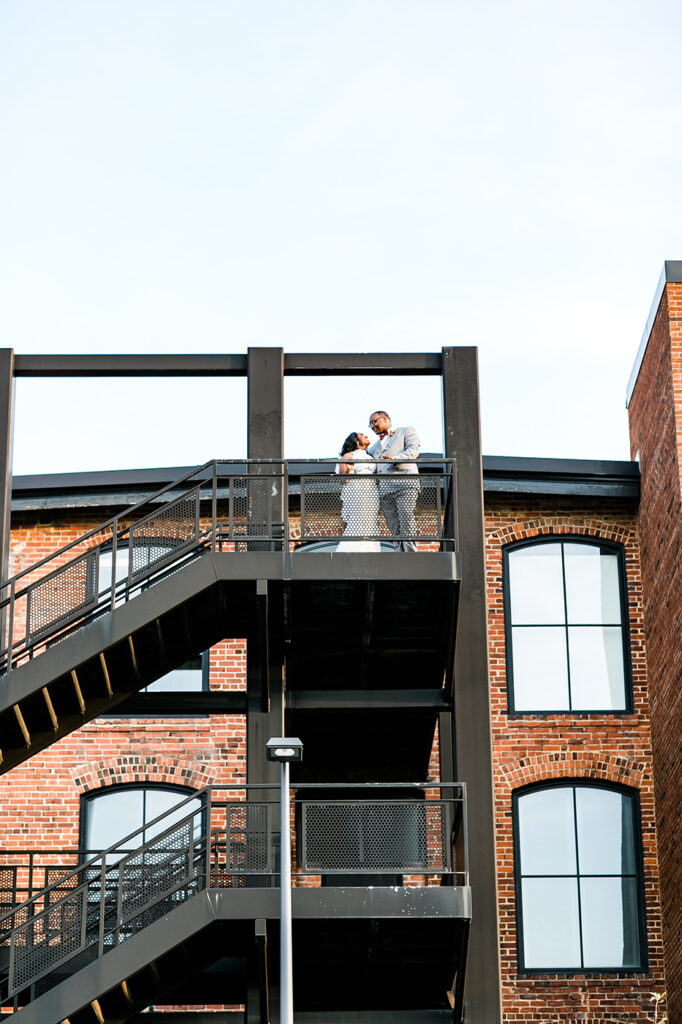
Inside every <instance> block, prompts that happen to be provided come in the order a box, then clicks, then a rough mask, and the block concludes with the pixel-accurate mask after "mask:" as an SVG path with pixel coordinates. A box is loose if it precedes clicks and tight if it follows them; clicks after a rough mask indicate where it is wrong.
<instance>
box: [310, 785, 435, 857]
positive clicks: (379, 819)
mask: <svg viewBox="0 0 682 1024" xmlns="http://www.w3.org/2000/svg"><path fill="white" fill-rule="evenodd" d="M302 821H303V844H302V846H303V849H302V860H303V865H302V866H303V870H305V871H358V872H363V871H422V872H425V871H433V872H441V871H448V870H449V868H450V856H449V837H448V831H449V830H448V828H447V808H446V804H445V803H442V802H440V801H431V800H430V801H419V802H416V801H382V802H381V803H369V802H365V801H355V802H343V801H334V802H331V803H317V802H306V803H304V804H303V805H302Z"/></svg>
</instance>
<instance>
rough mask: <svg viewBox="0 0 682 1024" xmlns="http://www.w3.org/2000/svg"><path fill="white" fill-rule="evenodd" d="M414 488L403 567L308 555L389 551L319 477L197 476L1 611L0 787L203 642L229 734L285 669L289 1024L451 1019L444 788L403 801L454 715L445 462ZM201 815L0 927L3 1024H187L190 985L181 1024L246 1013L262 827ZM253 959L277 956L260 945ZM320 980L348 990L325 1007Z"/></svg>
mask: <svg viewBox="0 0 682 1024" xmlns="http://www.w3.org/2000/svg"><path fill="white" fill-rule="evenodd" d="M420 469H422V467H420ZM419 485H420V490H419V496H418V502H417V508H416V530H417V532H416V533H415V535H414V538H413V539H414V540H415V541H417V542H418V543H419V545H420V551H419V552H418V553H400V554H397V553H393V552H386V551H382V552H376V551H375V552H367V551H364V550H358V551H357V552H356V551H354V550H352V549H351V550H346V551H343V552H338V553H337V552H336V551H334V550H319V542H326V544H327V545H329V543H330V541H331V542H332V543H336V542H337V541H338V540H339V539H340V538H341V536H342V535H343V536H344V540H350V541H351V542H352V541H357V542H360V543H362V544H365V543H366V541H367V540H381V541H384V543H386V542H389V543H390V542H392V541H395V540H397V539H398V538H396V537H395V536H392V535H391V534H390V533H389V532H388V530H387V529H386V528H385V527H384V526H383V525H382V526H381V527H379V522H378V521H377V522H376V523H375V525H374V531H376V532H374V531H373V530H367V531H365V534H364V535H363V536H360V535H356V536H354V537H351V538H349V537H348V535H347V530H346V532H345V534H344V519H343V500H344V494H343V487H344V482H343V481H342V480H341V478H340V477H339V476H338V475H337V474H336V473H335V472H334V466H333V465H332V466H330V465H328V464H325V463H324V462H321V463H319V464H309V465H307V466H301V465H292V464H288V463H284V462H265V461H261V462H248V463H228V462H211V463H207V464H206V465H204V466H202V467H199V468H198V469H196V470H193V471H192V472H191V473H189V474H187V475H186V476H185V477H183V478H181V479H180V480H178V481H176V482H175V483H173V484H172V485H170V486H169V487H166V488H164V489H162V490H161V491H158V492H157V493H156V494H154V495H152V496H151V497H150V498H148V499H146V500H145V501H144V502H142V503H140V504H138V505H135V506H133V507H132V508H130V509H127V510H126V511H125V512H123V513H121V514H119V515H117V516H116V517H114V518H112V519H110V520H108V521H107V522H106V523H104V524H102V525H101V526H100V527H98V528H97V529H95V530H91V531H89V532H88V533H86V534H84V535H82V536H81V537H79V538H78V539H76V540H74V541H73V542H72V543H70V544H68V545H66V546H65V547H64V548H62V549H61V550H60V551H58V552H56V553H55V554H54V555H52V556H50V557H49V558H46V559H44V560H43V561H41V562H40V563H38V564H36V565H34V566H31V567H28V568H26V569H24V570H22V571H21V572H20V573H19V574H18V575H17V576H15V577H14V578H13V579H12V580H10V581H8V582H7V583H6V584H5V585H4V587H3V590H2V594H1V595H0V596H1V597H2V602H1V604H0V612H2V619H1V622H0V625H1V627H2V633H1V635H0V641H1V647H2V649H1V650H0V668H1V669H2V670H3V672H4V675H3V677H2V678H0V747H1V750H2V763H1V764H0V771H3V772H4V771H7V770H9V769H10V768H12V767H13V766H14V765H16V764H19V763H21V762H22V761H25V760H26V759H28V758H30V757H31V756H32V755H33V754H34V753H35V752H36V751H38V750H40V749H43V748H44V747H46V746H48V745H50V744H51V743H53V742H54V741H55V740H57V739H59V738H60V737H61V736H64V735H66V734H67V733H69V732H71V731H72V730H74V729H76V728H78V727H79V726H80V725H82V724H83V723H84V722H86V721H89V720H90V719H92V718H94V717H96V716H97V715H101V714H103V713H107V712H110V711H112V710H115V709H116V708H118V707H119V706H120V705H121V704H122V703H123V702H124V701H125V700H126V698H128V697H129V696H130V695H131V694H134V693H135V692H137V691H139V690H140V689H142V688H143V687H144V686H146V685H147V684H148V683H150V682H152V681H154V680H155V679H158V678H160V677H161V676H163V675H165V674H166V673H167V672H169V671H170V670H171V669H173V668H175V667H177V666H178V665H180V664H182V663H183V662H185V661H186V660H187V659H188V657H190V656H191V655H193V654H196V653H197V652H199V651H202V650H204V649H206V648H208V647H210V646H212V645H213V644H215V643H217V642H219V641H220V640H222V639H224V638H227V637H240V638H241V637H245V638H246V639H247V650H248V655H249V658H250V660H251V664H252V666H255V667H256V669H257V671H250V672H249V673H248V678H249V684H248V687H249V688H248V692H247V693H246V694H245V695H244V698H243V704H242V705H241V706H240V707H239V710H242V711H244V712H247V709H248V713H251V710H250V709H252V708H253V707H256V708H258V709H259V710H260V711H261V712H267V710H268V708H269V706H270V696H271V695H270V683H269V673H270V666H271V663H272V661H273V657H274V659H275V661H277V660H279V662H280V663H281V664H282V665H285V666H286V673H285V677H286V684H285V686H286V692H285V693H284V695H283V696H284V706H285V714H286V721H287V727H288V728H290V729H291V731H292V732H294V733H296V734H300V735H301V736H302V737H303V739H304V743H305V747H306V756H305V761H304V763H303V765H301V766H297V771H296V772H295V773H294V782H295V785H296V786H298V787H299V791H300V792H299V798H298V800H297V804H296V813H297V840H298V873H299V878H300V879H301V880H302V879H303V877H304V876H309V877H308V880H307V884H305V885H300V886H297V887H296V888H295V889H294V893H293V913H294V949H295V951H296V952H295V968H294V970H295V987H296V1007H297V1013H298V1012H299V1011H300V1012H301V1013H302V1014H304V1015H305V1014H310V1015H312V1016H311V1017H309V1018H306V1019H311V1020H316V1019H318V1018H319V1020H324V1015H323V1012H324V1011H325V1010H327V1009H328V1008H329V1006H330V1004H331V1005H332V1006H333V1007H334V1008H336V1009H337V1010H338V1011H339V1012H340V1013H342V1012H347V1013H349V1014H351V1015H352V1014H359V1013H361V1012H365V1013H372V1012H376V1013H377V1014H381V1013H393V1014H394V1017H395V1020H396V1021H399V1020H400V1019H401V1018H400V1017H399V1015H398V1014H399V1012H402V1011H405V1013H408V1012H409V1011H410V1010H414V1011H415V1012H418V1011H419V1009H420V1008H421V1009H424V1010H428V1011H429V1012H433V1013H443V1014H445V1015H446V1016H447V1019H454V1020H456V1021H459V1020H460V1019H461V1012H462V992H463V980H464V967H465V963H466V948H467V941H468V929H469V920H470V916H471V912H470V894H469V889H468V866H467V863H466V836H465V814H464V794H463V788H462V787H461V786H459V785H456V784H454V783H452V782H449V781H447V775H446V776H445V780H446V781H444V782H443V783H437V784H434V783H432V784H431V788H430V789H428V790H426V791H425V790H424V789H423V787H419V786H417V783H418V781H419V780H421V779H424V778H426V777H427V771H428V764H429V755H430V753H431V748H432V743H433V737H434V732H435V728H436V723H437V720H438V716H439V714H440V713H441V712H444V711H446V712H451V711H452V698H453V694H452V676H451V672H452V663H453V648H454V642H455V629H456V621H457V603H458V594H459V578H460V573H459V559H458V554H457V527H456V508H457V502H456V493H455V466H454V462H453V461H452V460H443V462H442V465H441V464H438V465H437V466H435V467H434V466H427V467H425V469H424V470H423V471H421V472H420V476H419ZM349 732H352V737H353V742H352V744H350V745H349V744H348V743H347V742H346V739H347V736H348V734H349ZM342 745H345V753H344V758H343V764H342V765H341V764H340V762H339V756H338V750H339V749H340V747H341V746H342ZM396 751H400V755H399V756H396ZM369 780H378V781H379V783H384V784H387V785H386V786H385V787H384V788H382V787H381V785H379V786H373V788H372V790H371V791H367V792H363V793H362V794H360V795H359V796H358V797H357V798H356V797H355V795H354V793H352V792H351V790H352V785H351V784H352V783H353V782H356V781H363V782H368V781H369ZM342 784H343V786H344V787H345V788H343V789H339V790H338V792H337V794H336V799H335V798H334V794H333V790H334V785H336V786H337V787H338V786H341V785H342ZM389 784H390V785H389ZM316 786H319V787H320V789H319V791H317V792H315V789H316ZM434 786H435V788H434ZM415 787H416V788H415ZM448 787H449V788H448ZM272 795H273V794H272V792H271V791H270V792H268V790H267V787H265V788H264V791H263V796H264V798H268V797H270V796H272ZM203 796H204V799H205V801H206V807H205V808H204V810H202V811H201V812H196V811H193V812H192V813H191V814H188V815H186V817H185V819H184V820H182V821H175V820H174V821H173V822H167V823H166V824H167V825H168V827H167V828H166V829H165V830H164V828H163V824H164V823H163V821H162V820H161V819H159V820H158V821H157V823H156V824H158V825H159V827H160V828H161V829H162V831H161V834H160V835H159V836H156V837H155V838H154V840H152V841H151V842H148V843H145V844H144V845H143V846H138V847H135V843H134V838H135V836H134V835H133V836H130V837H127V839H126V840H124V841H123V842H122V844H119V847H118V848H117V849H116V850H113V849H112V850H109V851H106V852H105V853H104V854H101V855H97V857H95V858H94V859H91V860H90V861H87V862H86V863H83V864H76V863H74V864H73V867H72V869H71V870H70V871H67V872H66V873H65V874H62V875H61V876H60V877H59V878H58V879H57V880H56V881H54V882H53V883H52V884H51V885H50V884H48V885H46V887H45V888H44V889H42V890H41V891H40V892H39V893H34V894H32V895H31V898H30V899H29V900H28V901H26V902H24V903H21V904H19V905H17V906H16V907H15V908H13V909H12V911H11V912H10V913H9V914H6V915H5V917H4V918H0V929H4V931H2V932H0V965H2V970H3V971H4V974H3V975H2V988H1V989H0V992H1V993H2V995H3V999H4V1002H5V1004H6V1005H7V1006H11V1007H14V1009H15V1010H18V1011H19V1012H20V1013H22V1014H23V1015H24V1016H23V1017H22V1021H25V1022H26V1024H32V1022H35V1024H49V1022H50V1021H54V1022H55V1024H63V1022H66V1021H67V1020H68V1022H69V1024H76V1022H78V1024H81V1022H83V1024H89V1022H90V1021H93V1022H94V1021H97V1022H98V1024H103V1022H108V1024H114V1021H121V1022H122V1021H125V1020H129V1019H132V1018H133V1017H135V1016H136V1015H137V1014H138V1013H139V1011H140V1010H141V1009H143V1008H144V1007H146V1006H148V1005H149V1004H150V1003H159V1002H163V1001H164V1000H165V1001H168V1000H169V999H171V997H172V1001H173V1002H176V1003H193V1002H196V1001H197V998H196V997H197V991H198V988H197V985H198V984H199V983H198V982H197V980H196V979H197V978H201V983H200V984H201V992H202V998H201V999H200V1000H199V1001H200V1002H202V1003H205V1002H215V1003H218V1004H222V1005H225V1004H242V1003H245V1002H247V1000H248V998H249V986H250V985H252V980H253V977H254V975H255V976H258V977H260V978H261V993H262V991H263V986H262V975H263V966H264V964H265V966H267V962H266V960H264V957H265V953H264V949H265V946H266V944H265V942H264V941H263V940H264V929H265V931H266V932H267V927H268V924H270V926H271V932H273V933H276V926H275V927H272V926H273V924H274V925H276V921H277V917H278V912H279V911H278V900H277V894H276V892H275V890H274V888H273V884H276V881H277V875H276V868H277V864H276V856H275V852H274V851H275V849H276V841H275V840H276V837H274V836H273V830H272V824H271V814H270V803H269V802H268V799H263V800H260V799H259V798H258V793H255V794H254V792H253V791H251V792H250V793H249V799H248V801H246V802H245V801H244V800H243V799H240V800H237V801H227V802H226V801H225V800H224V799H223V800H222V801H221V800H220V799H218V796H217V794H216V793H215V792H212V791H210V790H207V791H206V792H205V793H204V794H203ZM195 797H196V794H194V795H193V798H195ZM216 815H218V816H220V815H222V816H223V817H222V820H220V821H219V822H218V823H216ZM231 815H232V816H233V817H231ZM146 827H147V829H148V828H149V826H146ZM341 840H343V841H341ZM131 843H132V848H131ZM344 843H345V846H344ZM123 848H125V849H126V852H125V853H122V849H123ZM342 848H343V849H344V850H345V853H343V855H341V854H340V853H339V851H340V850H341V849H342ZM361 851H362V852H361ZM335 858H336V859H335ZM339 858H340V859H339ZM310 876H312V878H311V877H310ZM415 879H416V880H415ZM269 942H270V947H271V950H274V951H275V952H276V950H277V943H278V940H277V936H276V934H272V935H271V936H270V939H269ZM3 952H6V953H7V955H6V956H5V957H4V959H3V956H2V954H3ZM397 965H401V966H400V968H399V973H400V974H401V983H400V985H399V986H398V987H396V984H395V979H396V970H397V969H398V966H397ZM340 966H346V967H347V968H348V970H351V971H352V972H353V977H354V984H353V986H346V985H341V986H340V985H339V977H338V970H339V967H340ZM266 991H267V986H266ZM330 993H334V995H333V996H330ZM208 995H210V998H209V997H208ZM316 1015H317V1017H316ZM250 1019H251V1018H250V1017H249V1020H250ZM261 1019H262V1020H267V1013H266V1012H265V1011H263V1013H262V1014H261ZM353 1019H354V1020H355V1019H358V1020H359V1019H362V1018H361V1017H353ZM405 1019H406V1020H407V1018H405ZM411 1019H416V1018H411ZM434 1019H435V1018H434ZM443 1019H445V1018H443Z"/></svg>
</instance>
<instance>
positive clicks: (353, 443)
mask: <svg viewBox="0 0 682 1024" xmlns="http://www.w3.org/2000/svg"><path fill="white" fill-rule="evenodd" d="M359 447H360V438H359V437H358V435H357V434H356V433H355V431H353V433H352V434H349V435H348V437H347V438H346V440H345V441H344V442H343V447H342V449H341V451H340V452H339V455H347V454H348V452H354V451H355V449H356V448H359Z"/></svg>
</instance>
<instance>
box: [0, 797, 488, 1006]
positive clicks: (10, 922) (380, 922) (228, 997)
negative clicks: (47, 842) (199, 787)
mask: <svg viewBox="0 0 682 1024" xmlns="http://www.w3.org/2000/svg"><path fill="white" fill-rule="evenodd" d="M254 790H255V791H254ZM446 791H447V793H448V795H447V796H444V797H443V796H440V795H439V794H438V793H437V792H436V791H434V790H433V788H432V787H431V788H429V787H417V786H412V787H406V792H408V793H409V796H406V797H404V798H401V799H393V798H390V797H389V796H388V793H387V791H386V788H385V787H381V786H377V785H374V786H371V787H366V786H358V787H353V795H352V797H349V796H348V795H347V794H346V795H345V796H344V797H343V798H339V799H329V798H328V796H327V794H328V788H327V787H324V788H319V789H318V791H317V792H315V787H310V788H309V789H308V790H307V791H306V794H305V795H302V796H301V797H300V798H297V799H296V800H295V806H296V821H297V829H296V839H297V841H296V850H297V861H296V864H295V874H294V879H295V881H294V885H295V888H294V893H293V897H294V899H293V913H294V936H295V944H296V983H297V1005H298V1006H300V1007H301V1009H302V1010H305V1009H308V1010H310V1011H311V1012H313V1011H315V1010H317V1011H322V1010H323V1009H324V1006H325V1000H326V999H328V986H329V985H330V984H333V980H334V977H335V976H336V974H337V971H338V969H339V965H340V964H342V963H345V964H346V965H347V967H348V969H349V970H352V971H353V974H354V977H355V984H354V986H353V988H352V989H350V990H349V991H348V992H346V993H345V995H344V1000H345V1003H346V1004H347V1006H348V1009H349V1010H353V1009H357V1008H358V1007H359V1006H360V1007H367V1006H368V1005H369V1006H370V1007H374V1008H375V1009H377V1010H382V1009H390V1008H391V1006H393V1007H394V1008H395V1009H396V1010H398V1009H400V1008H401V1007H409V1006H410V1005H411V1004H413V1005H415V1006H419V1005H432V1006H437V1005H439V1004H442V1003H443V1001H444V997H445V994H446V992H448V991H450V992H451V993H452V995H453V1000H454V1002H455V1003H456V1004H461V987H462V979H463V966H464V962H465V955H466V944H467V937H468V921H469V917H470V898H469V890H468V863H467V846H466V807H465V796H464V791H463V787H461V786H460V785H454V786H451V787H446ZM234 793H235V796H236V797H237V798H236V799H231V800H225V799H223V798H222V797H223V794H224V789H221V790H220V791H218V789H217V788H210V787H209V788H207V789H206V790H203V791H201V792H200V793H198V794H192V796H190V797H188V798H187V799H186V800H185V801H183V802H181V803H179V804H178V805H177V806H176V807H174V808H173V809H172V810H170V811H168V812H166V813H165V814H164V815H161V816H159V817H158V818H156V819H155V820H154V821H152V822H150V823H147V824H146V825H145V826H144V829H145V832H146V834H149V832H150V831H151V832H153V833H154V835H153V838H151V839H149V840H147V842H145V843H143V844H141V845H136V844H137V843H139V840H140V837H141V834H142V829H138V830H137V831H136V832H134V833H131V834H130V835H129V836H126V837H125V838H123V839H122V840H121V841H120V842H119V843H117V844H116V845H115V846H112V847H110V848H109V849H108V850H106V851H104V852H102V853H101V854H97V855H96V856H94V857H91V858H89V859H86V860H85V862H84V863H81V864H76V865H74V866H73V867H72V868H71V869H70V870H69V869H68V867H66V868H59V869H58V868H55V867H54V866H52V867H50V868H49V869H46V870H47V871H49V872H51V877H56V880H55V881H53V882H52V883H51V884H50V885H48V886H46V887H45V888H43V889H41V890H40V891H38V892H36V893H34V894H33V895H32V896H31V898H30V899H29V900H27V901H25V902H23V903H20V904H18V905H17V906H16V907H15V908H14V909H13V910H11V911H10V912H9V913H7V914H5V915H4V917H2V918H0V949H1V950H2V952H3V953H4V954H5V956H4V958H3V959H2V964H3V969H2V980H1V982H0V997H1V1001H2V1003H3V1004H4V1005H5V1006H6V1007H8V1008H12V1009H13V1010H14V1011H15V1012H19V1013H20V1014H21V1019H22V1022H25V1024H31V1022H34V1021H35V1022H36V1024H38V1022H39V1024H61V1022H63V1021H65V1020H66V1019H68V1020H69V1021H70V1024H75V1022H76V1021H78V1022H81V1021H83V1022H87V1021H91V1020H97V1021H98V1022H99V1024H105V1022H107V1024H113V1022H115V1021H125V1020H127V1019H129V1018H130V1017H132V1016H134V1015H135V1014H136V1013H137V1012H138V1011H139V1010H140V1009H142V1008H143V1007H144V1006H147V1005H149V1004H150V1003H154V1002H159V1001H163V1000H167V999H169V998H171V997H172V998H173V1000H174V1001H180V1000H182V999H186V1000H187V1001H188V1002H207V1001H210V1000H208V999H207V998H206V994H207V985H208V984H210V982H207V978H206V976H202V977H201V979H200V980H197V976H198V975H199V973H200V972H202V971H205V970H206V969H207V968H210V967H211V966H213V965H214V964H216V962H218V961H220V962H221V964H222V968H221V971H220V977H219V983H220V986H221V988H220V993H221V994H220V996H218V997H217V1000H218V999H219V1000H220V1001H222V1002H226V1003H233V1004H239V1003H241V1002H244V1001H245V1000H246V988H247V979H248V971H247V962H248V961H249V959H252V958H253V957H254V956H257V955H258V950H257V934H258V931H257V922H261V925H263V924H264V925H265V927H266V929H267V924H268V923H270V924H271V925H274V926H275V927H272V939H273V945H274V946H275V948H276V919H277V917H278V911H279V900H278V894H277V892H276V891H275V890H274V889H273V888H272V887H273V884H276V883H277V881H278V877H277V865H276V850H277V840H278V836H277V834H276V831H275V828H274V825H273V822H275V821H277V818H278V815H277V808H276V807H273V802H272V801H270V800H268V799H265V798H266V797H267V796H268V793H267V788H266V787H255V788H252V792H250V793H249V799H248V800H246V799H245V796H246V793H245V790H243V789H241V790H240V789H239V788H237V787H236V788H235V791H234ZM197 797H198V798H200V800H201V806H200V807H197V806H196V800H197ZM190 801H192V804H193V806H192V808H191V809H190V810H189V811H188V805H189V803H190ZM6 856H7V855H6ZM45 856H46V857H51V858H53V856H54V855H53V854H46V855H45ZM36 867H37V865H36V863H35V862H34V867H33V869H34V872H35V871H36ZM387 872H389V873H393V874H395V873H396V872H397V873H398V874H399V875H400V876H401V879H400V881H402V880H403V879H402V876H407V875H409V881H410V885H409V886H401V887H400V888H396V887H395V886H394V887H387V888H383V889H382V888H380V887H379V888H377V889H376V892H374V890H373V896H372V898H371V899H369V900H368V898H367V890H366V889H365V888H364V886H365V885H367V884H370V883H372V882H376V879H377V876H378V875H381V874H385V873H387ZM48 877H50V876H48ZM353 878H354V881H353V882H350V884H351V885H354V886H358V887H359V888H357V889H353V888H351V889H349V888H347V886H348V885H349V880H350V879H353ZM340 880H342V881H343V883H344V886H345V888H343V887H342V888H338V883H339V881H340ZM321 883H322V886H323V887H322V888H320V884H321ZM301 886H303V887H301ZM334 886H337V888H334V889H333V891H332V889H331V888H330V887H332V888H333V887H334ZM330 899H333V900H334V903H335V906H336V911H335V913H334V914H333V915H332V916H331V917H330V916H329V913H328V907H329V901H330ZM406 941H407V942H408V945H409V948H410V951H411V952H410V958H411V961H412V963H411V967H412V968H413V971H412V972H411V975H410V977H409V978H406V979H405V982H404V983H403V986H402V988H401V992H400V994H399V995H397V994H396V993H395V990H394V987H393V986H391V985H388V984H381V983H380V980H381V978H384V979H386V980H388V978H389V976H390V972H391V971H393V970H394V969H395V963H394V961H395V955H396V950H397V948H398V946H399V945H401V944H404V943H405V942H406ZM368 957H369V961H368ZM368 962H371V964H372V968H371V970H372V974H371V977H367V976H365V977H364V981H363V976H364V975H366V974H367V963H368ZM363 965H364V966H363ZM193 979H194V981H193ZM458 979H459V980H458ZM199 993H201V998H198V994H199Z"/></svg>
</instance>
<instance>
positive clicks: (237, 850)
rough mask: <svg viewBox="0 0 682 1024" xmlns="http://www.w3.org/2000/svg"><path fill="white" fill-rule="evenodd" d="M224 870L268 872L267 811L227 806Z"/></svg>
mask: <svg viewBox="0 0 682 1024" xmlns="http://www.w3.org/2000/svg"><path fill="white" fill-rule="evenodd" d="M225 817H226V829H225V833H226V851H225V867H226V870H227V871H230V870H232V871H253V872H258V871H269V870H270V807H269V805H268V804H258V803H252V802H250V801H249V802H241V803H235V804H228V806H227V807H226V809H225Z"/></svg>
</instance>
